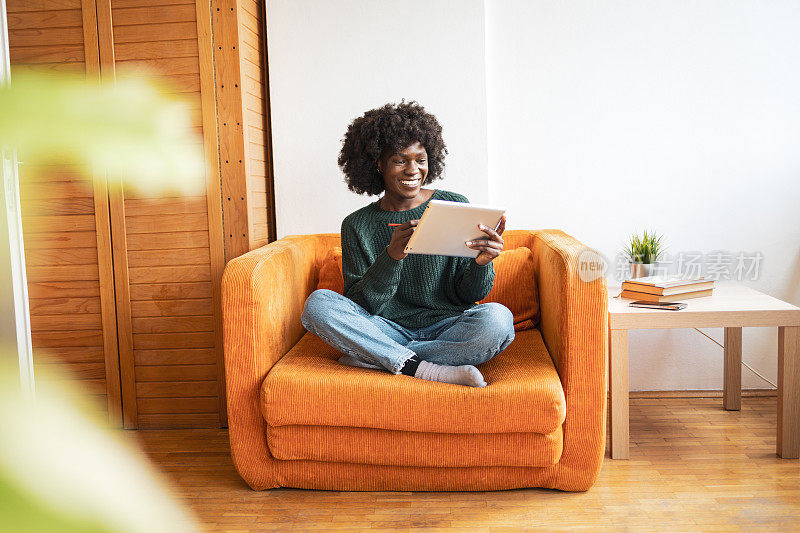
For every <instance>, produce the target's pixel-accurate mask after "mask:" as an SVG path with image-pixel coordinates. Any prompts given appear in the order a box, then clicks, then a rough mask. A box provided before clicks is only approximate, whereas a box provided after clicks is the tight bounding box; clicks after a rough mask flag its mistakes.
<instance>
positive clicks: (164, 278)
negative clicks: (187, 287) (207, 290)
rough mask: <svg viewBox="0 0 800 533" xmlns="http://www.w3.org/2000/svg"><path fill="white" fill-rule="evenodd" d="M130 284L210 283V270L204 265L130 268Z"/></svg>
mask: <svg viewBox="0 0 800 533" xmlns="http://www.w3.org/2000/svg"><path fill="white" fill-rule="evenodd" d="M129 272H130V282H131V283H132V284H135V283H163V282H170V281H178V282H185V281H211V268H210V267H209V265H208V263H206V264H205V265H188V266H163V267H152V266H151V267H140V268H130V270H129Z"/></svg>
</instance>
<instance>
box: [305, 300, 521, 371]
mask: <svg viewBox="0 0 800 533" xmlns="http://www.w3.org/2000/svg"><path fill="white" fill-rule="evenodd" d="M301 322H302V323H303V326H304V327H305V328H306V329H307V330H308V331H310V332H311V333H313V334H315V335H317V336H318V337H319V338H321V339H322V340H324V341H325V342H326V343H328V344H330V345H331V346H333V347H334V348H336V349H337V350H339V351H340V352H343V353H345V354H347V355H350V356H351V357H353V358H355V359H357V360H359V361H361V362H363V363H366V364H365V365H364V366H369V367H374V368H382V369H386V370H388V371H389V372H391V373H393V374H399V373H400V369H401V368H403V365H404V364H405V362H406V360H407V359H409V358H410V357H413V356H414V355H415V354H416V355H418V356H419V358H420V359H422V360H423V361H428V362H430V363H436V364H440V365H450V366H459V365H479V364H481V363H485V362H486V361H488V360H489V359H491V358H492V357H494V356H495V355H497V354H499V353H500V352H502V351H503V350H505V349H506V347H507V346H508V345H509V344H511V341H513V340H514V318H513V316H512V314H511V311H509V310H508V308H507V307H505V306H504V305H501V304H498V303H487V304H480V305H476V306H475V307H472V308H470V309H467V310H466V311H464V312H463V313H461V315H459V316H454V317H450V318H445V319H444V320H440V321H439V322H436V323H435V324H431V325H430V326H426V327H424V328H419V329H410V328H406V327H403V326H401V325H399V324H397V323H395V322H392V321H391V320H389V319H386V318H383V317H382V316H378V315H371V314H370V313H369V312H368V311H367V310H365V309H364V308H363V307H361V306H360V305H358V304H357V303H355V302H354V301H353V300H351V299H350V298H347V297H346V296H342V295H341V294H339V293H337V292H334V291H330V290H327V289H317V290H315V291H314V292H312V293H311V296H309V297H308V299H307V300H306V303H305V306H304V308H303V315H302V317H301Z"/></svg>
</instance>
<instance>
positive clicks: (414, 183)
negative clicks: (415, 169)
mask: <svg viewBox="0 0 800 533" xmlns="http://www.w3.org/2000/svg"><path fill="white" fill-rule="evenodd" d="M400 183H402V184H403V185H408V186H412V185H416V184H417V183H419V180H418V179H416V180H400Z"/></svg>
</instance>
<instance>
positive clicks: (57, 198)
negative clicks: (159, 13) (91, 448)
mask: <svg viewBox="0 0 800 533" xmlns="http://www.w3.org/2000/svg"><path fill="white" fill-rule="evenodd" d="M7 8H8V13H9V17H8V23H9V36H10V50H9V51H10V55H11V58H12V70H13V71H14V72H18V71H20V70H22V69H33V70H44V71H69V70H75V71H79V72H82V73H85V75H86V77H87V79H89V80H92V81H94V80H99V54H98V42H97V31H96V30H97V23H96V10H95V2H94V0H83V1H81V0H26V1H23V0H9V1H8V2H7ZM20 189H21V190H20V195H21V200H22V205H23V228H24V231H25V235H24V238H25V246H26V256H27V271H28V277H29V286H28V294H29V298H30V312H31V330H32V342H33V344H34V347H35V348H36V349H35V351H34V358H35V359H34V360H35V363H36V364H37V367H38V368H39V369H46V368H53V367H54V365H58V366H63V367H64V368H66V369H68V370H69V371H70V372H71V373H72V375H73V376H74V377H75V378H76V379H79V380H80V381H81V386H80V388H83V389H86V388H94V389H95V390H96V392H97V393H98V396H99V397H101V398H102V399H103V401H104V402H106V404H105V407H104V413H105V414H107V415H108V416H109V420H110V422H111V423H112V424H114V423H116V421H117V418H116V417H115V416H114V415H115V408H118V405H119V395H118V392H115V382H114V381H113V379H108V378H109V377H111V378H113V377H114V376H115V375H117V374H118V373H117V371H116V369H115V367H113V364H112V366H111V367H110V368H109V367H108V362H109V361H110V362H112V363H113V362H114V361H116V358H117V353H116V347H115V342H116V340H115V339H116V328H115V326H114V323H113V320H112V322H111V323H110V324H109V323H108V322H107V320H106V319H107V318H108V317H109V316H110V317H111V318H112V319H113V302H114V295H113V291H108V290H104V287H105V288H107V282H108V277H109V276H110V269H109V268H108V267H109V265H110V257H107V256H106V255H103V254H102V250H105V243H107V242H108V241H107V239H106V238H105V237H106V236H107V235H108V232H109V225H108V220H107V218H104V217H103V216H102V215H103V212H102V210H101V212H100V213H99V214H98V213H96V211H97V209H96V206H101V207H102V206H103V205H105V203H106V202H107V198H106V196H105V192H104V190H103V189H102V188H100V189H98V188H96V187H95V183H94V181H93V176H92V175H90V174H87V173H86V172H85V171H84V170H82V169H79V168H76V167H73V166H70V165H63V164H60V163H58V162H56V163H53V164H48V165H24V166H23V167H22V168H21V187H20ZM106 260H108V261H106ZM109 304H110V305H111V307H109ZM109 311H111V314H110V315H109ZM45 372H46V371H45Z"/></svg>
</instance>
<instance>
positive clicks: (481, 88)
mask: <svg viewBox="0 0 800 533" xmlns="http://www.w3.org/2000/svg"><path fill="white" fill-rule="evenodd" d="M484 7H485V15H484ZM267 10H268V11H267V12H268V25H269V26H268V33H269V42H268V44H269V62H270V86H271V87H270V88H271V105H272V126H273V142H274V152H275V180H276V183H275V187H276V204H277V224H278V228H277V229H278V236H279V237H281V236H285V235H288V234H294V233H314V232H337V231H338V230H339V223H340V221H341V219H342V218H343V217H344V216H345V215H347V214H348V213H349V212H351V211H353V210H354V209H357V208H359V207H361V206H363V205H365V204H366V203H368V202H370V201H374V200H375V197H366V196H357V195H355V194H353V193H351V192H350V191H349V190H347V188H346V186H345V185H344V183H343V181H342V176H341V172H340V171H339V169H338V167H337V165H336V159H337V156H338V152H339V149H340V142H341V138H342V135H343V134H344V132H345V130H346V127H347V125H348V124H349V123H350V121H351V120H352V119H353V118H355V117H356V116H359V115H361V114H362V113H363V112H364V111H365V110H367V109H370V108H372V107H376V106H379V105H382V104H384V103H386V102H389V101H399V100H400V99H401V98H403V97H405V98H406V99H407V100H409V99H417V100H418V101H419V102H420V103H422V104H423V105H425V106H426V107H427V108H428V109H429V110H430V111H431V112H433V113H435V114H436V115H437V117H438V118H439V119H440V121H441V122H442V124H443V126H444V130H445V131H444V133H445V140H446V142H447V144H448V147H449V149H450V155H449V156H448V165H447V169H448V170H447V177H446V179H445V180H442V181H440V182H437V185H436V186H437V187H442V188H448V189H451V190H457V191H459V192H463V193H464V194H466V195H467V196H468V197H469V198H470V199H471V200H472V201H473V202H481V203H483V202H492V203H497V204H502V205H505V206H506V207H508V209H509V227H510V228H544V227H555V228H562V229H564V230H566V231H567V232H569V233H571V234H573V235H575V236H576V237H578V238H579V239H580V240H582V241H583V242H585V243H587V244H588V245H590V246H593V247H595V248H597V249H598V250H600V251H601V252H602V253H603V254H605V255H606V256H607V257H609V259H611V260H614V258H615V255H616V253H617V252H618V251H619V249H620V248H621V244H622V242H623V240H624V239H625V238H626V237H627V236H628V235H629V234H630V233H631V232H633V231H639V230H641V229H642V228H643V227H645V226H646V227H649V228H654V229H656V230H657V231H659V232H661V233H663V234H664V235H665V239H666V241H667V244H668V247H669V250H668V251H669V252H671V253H673V254H677V253H678V252H704V253H710V252H712V251H715V250H725V251H729V252H731V253H738V252H748V253H749V252H761V253H762V254H763V255H764V260H763V262H762V263H761V272H760V276H759V278H758V279H757V280H755V281H744V283H745V284H748V285H750V286H752V287H754V288H756V289H759V290H762V291H764V292H767V293H769V294H772V295H774V296H776V297H779V298H782V299H785V300H788V301H790V302H793V303H794V304H795V305H800V223H798V222H800V216H798V204H799V203H800V37H798V32H797V31H796V28H798V27H800V3H798V2H794V1H784V2H779V1H772V2H757V1H756V0H751V1H744V0H715V1H714V0H704V1H702V2H697V1H688V0H673V1H671V2H658V1H653V0H637V1H622V0H613V1H611V0H607V1H604V2H596V1H590V0H571V1H569V2H557V1H554V0H553V1H529V0H505V1H502V2H501V1H495V0H486V2H485V6H484V2H482V1H477V0H469V1H452V2H446V1H443V0H438V1H431V2H426V1H421V0H414V1H410V2H404V3H402V4H399V3H396V2H389V1H385V2H381V1H372V2H370V1H366V0H365V1H355V0H336V1H330V2H328V1H323V0H320V1H316V2H315V1H311V0H296V1H290V0H269V1H268V2H267ZM484 17H485V18H484ZM484 32H485V36H484ZM487 102H488V105H487ZM487 117H488V118H487ZM487 131H488V134H487ZM487 137H488V141H487ZM487 142H488V144H487ZM487 146H488V149H487ZM487 154H488V163H487ZM487 166H488V172H487ZM614 275H615V272H610V276H611V277H613V276H614ZM707 331H708V333H709V334H711V335H712V336H714V337H715V338H717V339H718V340H721V338H722V331H721V330H713V329H711V330H707ZM776 335H777V333H776V332H775V330H774V329H773V330H769V329H761V328H759V329H749V330H748V329H746V330H745V332H744V359H745V360H746V361H747V362H748V363H750V364H751V366H754V367H755V368H756V369H757V370H759V371H761V372H762V373H763V374H765V375H766V376H767V377H768V378H769V379H771V380H772V381H773V382H774V381H776V379H777V378H776V375H777V367H776V350H777V341H776ZM630 361H631V363H630V367H631V368H630V379H631V389H633V390H658V389H663V390H672V389H676V390H679V389H721V388H722V350H721V349H720V348H719V347H717V346H716V345H715V344H713V343H712V342H711V341H709V340H708V339H706V338H704V337H702V336H701V335H700V334H699V333H697V332H694V331H692V330H660V331H634V332H631V335H630ZM742 377H743V384H744V386H745V387H748V388H764V387H768V385H767V384H766V383H764V382H762V381H761V380H760V379H758V378H756V377H755V376H753V375H752V374H751V373H750V372H749V371H748V370H746V369H743V371H742Z"/></svg>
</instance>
